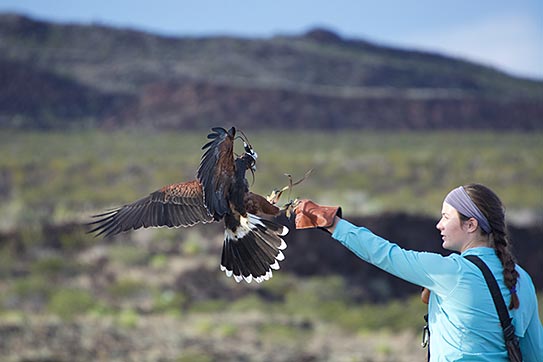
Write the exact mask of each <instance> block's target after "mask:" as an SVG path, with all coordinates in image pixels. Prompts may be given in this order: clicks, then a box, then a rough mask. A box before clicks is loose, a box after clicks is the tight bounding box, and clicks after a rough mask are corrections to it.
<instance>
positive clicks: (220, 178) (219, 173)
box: [198, 127, 236, 220]
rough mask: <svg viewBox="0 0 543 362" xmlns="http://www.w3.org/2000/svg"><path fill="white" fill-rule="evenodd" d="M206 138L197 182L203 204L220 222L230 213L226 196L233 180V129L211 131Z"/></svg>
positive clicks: (216, 128)
mask: <svg viewBox="0 0 543 362" xmlns="http://www.w3.org/2000/svg"><path fill="white" fill-rule="evenodd" d="M211 130H212V131H213V133H210V134H209V135H208V136H207V138H209V139H211V140H212V141H210V142H208V143H206V144H205V145H204V146H203V147H202V149H203V150H205V149H206V148H207V150H206V151H205V153H204V155H203V156H202V160H201V162H200V167H198V180H199V181H200V183H201V184H202V188H203V192H204V204H205V206H206V207H207V210H208V211H209V213H210V214H211V215H213V217H214V218H215V220H220V219H221V218H222V217H223V216H224V215H225V214H226V213H227V212H229V211H230V205H228V200H227V196H228V193H229V192H230V186H231V185H232V183H233V180H234V169H235V167H234V137H235V135H236V129H235V128H234V127H232V128H230V130H228V131H226V130H225V129H224V128H221V127H215V128H212V129H211Z"/></svg>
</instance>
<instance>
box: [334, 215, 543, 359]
mask: <svg viewBox="0 0 543 362" xmlns="http://www.w3.org/2000/svg"><path fill="white" fill-rule="evenodd" d="M332 237H333V238H334V239H336V240H338V241H339V242H340V243H341V244H343V245H344V246H346V247H347V248H348V249H350V250H351V251H352V252H353V253H355V254H356V255H357V256H358V257H360V258H361V259H363V260H365V261H367V262H369V263H371V264H373V265H375V266H377V267H379V268H381V269H383V270H385V271H386V272H388V273H390V274H393V275H395V276H397V277H399V278H401V279H404V280H406V281H408V282H411V283H413V284H417V285H420V286H423V287H426V288H428V289H429V290H430V291H431V294H430V302H429V305H428V323H429V328H430V356H431V361H433V362H437V361H488V362H496V361H504V362H505V361H508V359H507V351H506V349H505V341H504V337H503V331H502V328H501V325H500V320H499V317H498V314H497V312H496V308H495V306H494V302H493V300H492V296H491V295H490V291H489V290H488V287H487V285H486V281H485V279H484V277H483V274H482V273H481V271H480V270H479V268H477V266H476V265H475V264H473V263H472V262H470V261H469V260H467V259H465V258H464V257H463V256H464V255H477V256H479V257H480V258H481V259H482V260H483V261H484V262H485V263H486V264H487V265H488V267H489V268H490V270H491V271H492V273H493V274H494V276H495V278H496V280H497V282H498V285H499V286H500V289H501V292H502V295H503V297H504V299H505V302H506V305H509V300H510V298H511V294H510V292H509V290H508V289H507V287H506V286H505V283H504V279H503V268H502V265H501V262H500V260H499V258H498V257H497V255H496V253H495V251H494V249H493V248H488V247H479V248H472V249H468V250H466V251H465V252H463V253H462V255H458V254H451V255H449V256H446V257H445V256H442V255H440V254H437V253H429V252H418V251H411V250H405V249H402V248H401V247H399V246H398V245H396V244H394V243H391V242H389V241H387V240H385V239H383V238H381V237H379V236H377V235H375V234H373V233H372V232H371V231H370V230H368V229H366V228H364V227H358V226H355V225H353V224H351V223H349V222H348V221H345V220H340V221H339V222H338V224H337V226H336V228H335V230H334V233H333V234H332ZM516 269H517V271H518V273H519V275H520V277H519V279H518V282H517V293H518V297H519V300H520V307H519V308H518V309H515V310H512V311H509V312H510V315H511V317H512V318H513V325H514V326H515V334H516V335H517V336H518V337H519V341H520V347H521V351H522V353H523V358H524V361H525V362H535V361H543V327H542V325H541V321H540V319H539V313H538V306H537V297H536V293H535V287H534V285H533V282H532V279H531V278H530V276H529V275H528V273H527V272H526V271H524V269H522V268H521V267H520V266H518V265H517V266H516Z"/></svg>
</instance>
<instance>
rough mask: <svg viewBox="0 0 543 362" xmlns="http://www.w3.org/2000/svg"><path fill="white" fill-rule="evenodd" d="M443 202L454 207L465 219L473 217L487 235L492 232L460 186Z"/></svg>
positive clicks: (482, 215)
mask: <svg viewBox="0 0 543 362" xmlns="http://www.w3.org/2000/svg"><path fill="white" fill-rule="evenodd" d="M445 202H446V203H447V204H449V205H451V206H452V207H454V208H455V209H456V210H457V211H458V212H459V213H461V214H462V215H464V216H467V217H473V218H475V220H477V221H478V222H479V226H480V227H481V229H483V230H484V231H485V232H486V233H487V234H489V233H490V231H491V230H492V229H491V228H490V224H489V223H488V220H487V218H486V217H485V215H484V214H483V213H482V212H481V210H479V208H478V207H477V205H475V203H474V202H473V200H472V199H471V197H469V195H468V193H467V192H466V190H464V188H463V187H462V186H459V187H457V188H455V189H454V190H452V191H451V192H449V194H448V195H447V197H445Z"/></svg>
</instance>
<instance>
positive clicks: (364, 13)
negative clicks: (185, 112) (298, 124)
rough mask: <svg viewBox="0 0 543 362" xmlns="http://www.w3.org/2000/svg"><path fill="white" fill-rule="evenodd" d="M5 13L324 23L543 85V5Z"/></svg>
mask: <svg viewBox="0 0 543 362" xmlns="http://www.w3.org/2000/svg"><path fill="white" fill-rule="evenodd" d="M0 12H17V13H22V14H26V15H30V16H32V17H36V18H38V19H43V20H50V21H55V22H72V23H74V22H75V23H84V24H90V23H100V24H102V25H111V26H115V27H129V28H134V29H139V30H144V31H149V32H152V33H156V34H161V35H170V36H207V35H235V36H243V37H250V38H251V37H270V36H273V35H276V34H289V35H296V34H301V33H302V32H305V31H307V30H309V29H311V28H313V27H316V26H319V27H325V28H328V29H330V30H333V31H335V32H337V33H338V34H339V35H341V36H343V37H346V38H358V39H364V40H367V41H370V42H376V43H380V44H383V45H389V46H395V47H402V48H414V49H418V50H427V51H432V52H437V53H441V54H444V55H448V56H454V57H459V58H464V59H467V60H471V61H475V62H478V63H482V64H486V65H490V66H493V67H496V68H498V69H500V70H502V71H505V72H507V73H510V74H512V75H518V76H522V77H530V78H536V79H540V80H543V0H514V1H511V0H507V1H506V0H455V1H448V0H415V1H409V0H405V1H401V0H379V1H366V0H327V1H323V0H299V1H297V0H274V1H259V0H237V1H236V0H222V1H221V0H214V1H212V0H194V1H185V0H154V1H139V0H92V1H75V0H0Z"/></svg>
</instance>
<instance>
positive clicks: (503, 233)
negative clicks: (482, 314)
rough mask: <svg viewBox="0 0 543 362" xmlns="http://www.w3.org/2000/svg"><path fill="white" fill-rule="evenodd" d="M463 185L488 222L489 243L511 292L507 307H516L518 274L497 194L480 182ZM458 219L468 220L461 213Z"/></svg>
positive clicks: (517, 304)
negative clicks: (494, 251) (498, 260)
mask: <svg viewBox="0 0 543 362" xmlns="http://www.w3.org/2000/svg"><path fill="white" fill-rule="evenodd" d="M463 187H464V190H466V192H467V193H468V195H469V197H470V198H471V200H472V201H473V202H474V203H475V205H477V207H478V208H479V210H481V212H482V213H483V214H484V215H485V217H486V218H487V220H488V223H489V224H490V228H491V231H490V240H491V245H492V247H493V248H494V250H496V255H497V256H498V258H499V259H500V261H501V263H502V266H503V277H504V280H505V285H506V286H507V288H508V289H509V291H510V292H511V302H510V303H509V309H517V308H518V307H519V304H520V302H519V299H518V295H517V291H516V285H517V279H518V277H519V274H518V272H517V271H516V269H515V262H516V260H515V257H514V256H513V253H512V252H511V242H510V240H509V235H508V231H507V226H506V225H505V208H504V206H503V204H502V202H501V200H500V198H499V197H498V195H496V194H495V193H494V192H493V191H492V190H490V189H489V188H488V187H486V186H484V185H481V184H469V185H464V186H463ZM460 219H461V220H468V218H467V217H466V216H464V215H462V214H460ZM479 229H480V230H481V233H483V234H486V233H485V232H484V230H482V229H481V228H479Z"/></svg>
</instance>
